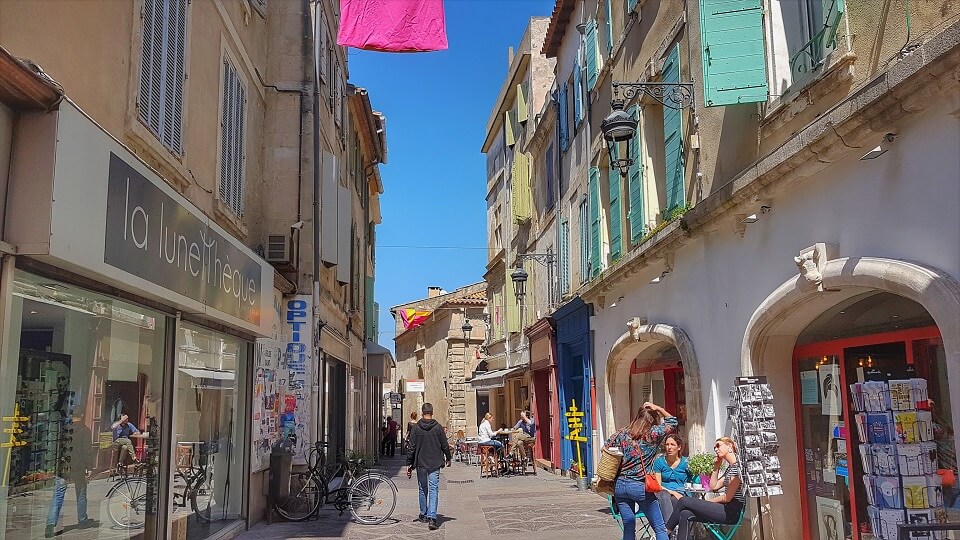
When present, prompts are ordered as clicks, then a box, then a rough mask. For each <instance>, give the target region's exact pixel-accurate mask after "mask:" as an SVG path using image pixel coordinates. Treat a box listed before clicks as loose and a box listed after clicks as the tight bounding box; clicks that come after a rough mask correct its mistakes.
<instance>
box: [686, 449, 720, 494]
mask: <svg viewBox="0 0 960 540" xmlns="http://www.w3.org/2000/svg"><path fill="white" fill-rule="evenodd" d="M715 459H716V456H714V455H712V454H697V455H695V456H691V457H690V459H689V460H687V468H688V469H689V470H690V474H694V475H697V476H699V477H700V485H702V486H703V488H704V489H710V474H711V473H713V462H714V460H715Z"/></svg>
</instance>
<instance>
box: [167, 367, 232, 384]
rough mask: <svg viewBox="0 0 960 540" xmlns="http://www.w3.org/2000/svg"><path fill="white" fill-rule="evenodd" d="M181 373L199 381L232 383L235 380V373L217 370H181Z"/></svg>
mask: <svg viewBox="0 0 960 540" xmlns="http://www.w3.org/2000/svg"><path fill="white" fill-rule="evenodd" d="M180 371H182V372H184V373H186V374H187V375H190V376H191V377H196V378H198V379H214V380H218V381H232V380H233V379H234V373H233V372H232V371H217V370H215V369H201V368H180Z"/></svg>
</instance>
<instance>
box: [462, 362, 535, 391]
mask: <svg viewBox="0 0 960 540" xmlns="http://www.w3.org/2000/svg"><path fill="white" fill-rule="evenodd" d="M525 369H527V367H526V366H518V367H512V368H507V369H497V370H494V371H488V372H486V373H481V374H479V375H476V376H474V377H473V378H472V379H470V380H469V381H467V382H469V383H470V386H472V387H473V389H474V390H488V389H491V388H501V387H503V385H504V384H505V381H506V379H507V377H509V376H510V375H513V374H514V373H518V372H521V371H523V370H525Z"/></svg>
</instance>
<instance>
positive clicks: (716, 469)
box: [667, 437, 747, 540]
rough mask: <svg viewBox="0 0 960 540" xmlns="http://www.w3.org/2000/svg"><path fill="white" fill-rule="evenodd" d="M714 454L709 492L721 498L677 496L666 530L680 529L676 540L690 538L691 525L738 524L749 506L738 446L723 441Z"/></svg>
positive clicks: (726, 440) (729, 441)
mask: <svg viewBox="0 0 960 540" xmlns="http://www.w3.org/2000/svg"><path fill="white" fill-rule="evenodd" d="M713 451H714V452H715V453H716V454H717V458H716V459H715V460H714V462H713V473H711V474H710V491H713V492H719V495H717V496H716V497H714V498H712V499H709V500H701V499H698V498H696V497H687V496H681V495H679V494H677V495H676V497H677V502H676V504H674V506H673V515H671V516H670V520H669V521H667V528H668V529H670V530H671V531H673V530H674V529H676V528H677V525H679V526H680V527H679V529H677V540H688V539H689V538H691V536H690V522H691V521H699V522H701V523H717V524H720V525H733V524H735V523H737V521H739V520H740V515H741V514H742V513H743V507H744V506H746V504H747V498H746V495H745V494H744V492H743V480H742V474H743V473H742V471H741V468H740V459H739V458H738V457H737V443H735V442H734V441H733V439H731V438H730V437H720V438H719V439H717V442H716V444H715V445H714V446H713Z"/></svg>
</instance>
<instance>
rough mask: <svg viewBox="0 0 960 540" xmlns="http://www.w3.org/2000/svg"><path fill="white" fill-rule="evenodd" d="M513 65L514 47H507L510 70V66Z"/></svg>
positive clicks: (508, 68)
mask: <svg viewBox="0 0 960 540" xmlns="http://www.w3.org/2000/svg"><path fill="white" fill-rule="evenodd" d="M512 65H513V47H509V48H508V49H507V70H508V71H509V70H510V66H512Z"/></svg>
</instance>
